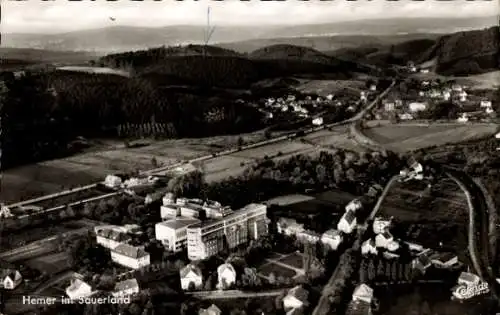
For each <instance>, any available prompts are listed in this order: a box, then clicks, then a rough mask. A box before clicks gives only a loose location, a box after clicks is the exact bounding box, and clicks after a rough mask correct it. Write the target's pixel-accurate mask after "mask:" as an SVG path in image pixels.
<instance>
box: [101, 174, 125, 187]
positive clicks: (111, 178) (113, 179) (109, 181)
mask: <svg viewBox="0 0 500 315" xmlns="http://www.w3.org/2000/svg"><path fill="white" fill-rule="evenodd" d="M121 185H122V179H121V178H120V177H118V176H116V175H108V176H106V178H105V179H104V186H106V187H109V188H120V186H121Z"/></svg>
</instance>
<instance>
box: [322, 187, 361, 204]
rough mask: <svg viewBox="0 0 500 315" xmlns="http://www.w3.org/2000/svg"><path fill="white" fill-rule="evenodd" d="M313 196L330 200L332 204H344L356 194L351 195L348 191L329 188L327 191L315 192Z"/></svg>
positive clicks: (326, 200)
mask: <svg viewBox="0 0 500 315" xmlns="http://www.w3.org/2000/svg"><path fill="white" fill-rule="evenodd" d="M315 197H316V199H318V200H321V201H325V202H331V203H332V204H335V205H338V206H345V205H347V204H348V203H349V202H350V201H351V200H353V199H355V198H356V196H354V195H351V194H350V193H348V192H345V191H341V190H338V189H332V190H329V191H327V192H323V193H320V194H317V195H316V196H315Z"/></svg>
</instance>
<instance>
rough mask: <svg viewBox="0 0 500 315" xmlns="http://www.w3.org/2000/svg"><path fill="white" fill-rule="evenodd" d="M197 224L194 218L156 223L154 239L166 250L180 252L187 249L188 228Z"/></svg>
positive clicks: (197, 221)
mask: <svg viewBox="0 0 500 315" xmlns="http://www.w3.org/2000/svg"><path fill="white" fill-rule="evenodd" d="M199 222H200V220H198V219H195V218H177V219H171V220H168V221H164V222H159V223H156V225H155V237H156V239H157V240H158V241H160V242H161V243H162V244H163V246H165V248H166V249H167V250H170V251H173V252H178V251H181V250H182V249H184V248H186V247H187V229H188V226H190V225H193V224H196V223H199Z"/></svg>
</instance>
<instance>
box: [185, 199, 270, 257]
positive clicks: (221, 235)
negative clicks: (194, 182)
mask: <svg viewBox="0 0 500 315" xmlns="http://www.w3.org/2000/svg"><path fill="white" fill-rule="evenodd" d="M267 224H268V219H267V207H266V205H263V204H249V205H247V206H245V207H243V208H242V209H240V210H237V211H234V212H233V213H231V214H229V215H226V216H224V217H222V218H218V219H210V220H207V221H204V222H200V223H196V224H194V225H190V226H189V227H188V228H187V243H188V257H189V259H191V260H200V259H205V258H208V257H210V256H213V255H215V254H217V253H218V252H220V251H222V250H223V249H224V247H225V246H227V247H228V248H234V247H236V246H238V245H241V244H244V243H246V242H248V241H249V240H250V239H257V238H259V237H260V236H262V235H265V234H267V232H268V230H267Z"/></svg>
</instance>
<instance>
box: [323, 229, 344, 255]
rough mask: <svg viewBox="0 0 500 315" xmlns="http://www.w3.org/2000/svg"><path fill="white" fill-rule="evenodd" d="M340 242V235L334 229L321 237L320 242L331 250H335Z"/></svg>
mask: <svg viewBox="0 0 500 315" xmlns="http://www.w3.org/2000/svg"><path fill="white" fill-rule="evenodd" d="M342 240H343V238H342V234H341V233H340V232H339V231H337V230H335V229H330V230H328V231H326V232H325V233H323V235H321V242H322V243H323V244H325V245H326V246H328V247H329V248H330V249H332V250H337V248H338V247H339V245H340V244H341V243H342Z"/></svg>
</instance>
